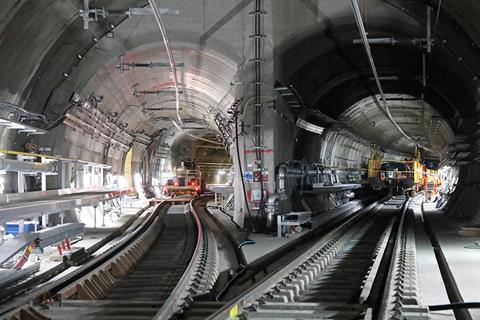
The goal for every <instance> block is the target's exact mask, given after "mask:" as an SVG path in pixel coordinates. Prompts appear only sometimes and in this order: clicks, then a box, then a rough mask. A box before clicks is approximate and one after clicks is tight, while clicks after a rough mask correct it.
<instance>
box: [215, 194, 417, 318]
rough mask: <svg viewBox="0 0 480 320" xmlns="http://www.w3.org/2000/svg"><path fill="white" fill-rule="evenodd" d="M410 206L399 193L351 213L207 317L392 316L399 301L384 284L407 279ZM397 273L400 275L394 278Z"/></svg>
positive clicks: (388, 284) (387, 284)
mask: <svg viewBox="0 0 480 320" xmlns="http://www.w3.org/2000/svg"><path fill="white" fill-rule="evenodd" d="M406 211H407V201H406V199H405V198H404V197H396V198H393V199H390V200H389V201H387V202H386V203H385V204H384V205H381V206H378V207H376V208H374V209H372V210H370V211H367V212H365V213H363V214H361V215H358V216H356V217H354V218H353V219H350V220H349V221H347V222H345V223H343V224H342V225H341V226H339V227H337V228H336V229H334V230H333V231H331V232H330V233H329V234H328V235H326V236H325V237H323V238H322V240H320V241H318V242H317V243H316V244H315V245H314V246H313V247H312V248H311V249H309V250H307V251H306V252H305V253H304V254H302V255H301V256H300V257H298V258H297V259H295V260H294V261H292V262H290V263H289V264H287V265H286V266H284V267H283V268H281V269H280V270H278V271H277V272H275V273H274V274H272V276H270V277H268V278H266V279H265V280H263V281H262V282H261V283H259V284H258V285H257V286H256V287H254V288H252V289H250V290H249V291H247V292H246V293H244V294H242V295H241V296H240V297H238V298H237V299H234V301H232V302H230V303H229V304H228V305H226V306H225V307H224V308H223V309H222V310H219V311H218V312H217V313H216V314H214V315H212V316H211V317H209V318H208V319H215V320H217V319H225V318H228V317H229V316H230V317H231V316H235V315H236V316H238V317H240V318H241V319H295V320H300V319H379V318H382V319H386V318H389V317H387V316H389V315H390V314H391V313H392V312H395V310H394V309H395V307H392V306H394V305H395V304H397V305H398V303H397V302H398V301H388V300H389V294H386V293H385V292H384V291H385V290H384V288H385V287H386V286H387V287H389V286H390V287H391V286H392V285H393V286H394V285H395V284H398V282H399V281H402V279H400V277H401V274H400V276H399V273H395V272H397V270H394V269H395V268H396V267H398V262H399V261H400V262H401V258H402V257H404V256H402V252H403V253H404V252H405V245H404V244H402V243H401V240H402V239H406V238H405V237H404V236H402V235H403V234H404V229H405V228H404V227H403V226H404V225H403V221H404V216H405V214H406ZM397 238H398V239H397ZM402 250H403V251H402ZM397 258H398V259H397ZM401 267H403V268H405V265H403V266H401ZM392 270H393V271H392ZM392 274H394V275H395V276H396V277H397V280H398V279H400V280H398V281H397V282H395V283H391V282H390V281H389V280H390V278H391V277H392ZM390 289H392V291H393V290H394V288H390ZM384 294H385V295H386V297H387V298H385V297H384ZM384 301H386V302H384Z"/></svg>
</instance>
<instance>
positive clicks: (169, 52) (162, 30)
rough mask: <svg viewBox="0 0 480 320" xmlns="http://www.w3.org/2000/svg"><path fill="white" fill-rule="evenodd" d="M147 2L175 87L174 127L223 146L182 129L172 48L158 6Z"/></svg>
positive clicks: (199, 138) (195, 137) (152, 2)
mask: <svg viewBox="0 0 480 320" xmlns="http://www.w3.org/2000/svg"><path fill="white" fill-rule="evenodd" d="M148 2H149V3H150V6H151V7H152V11H153V15H154V16H155V20H156V21H157V24H158V28H159V29H160V33H161V34H162V38H163V43H164V45H165V50H166V51H167V56H168V62H169V64H170V70H171V72H172V74H173V84H174V87H175V110H176V112H177V119H178V123H177V122H176V121H175V120H172V123H173V125H174V126H175V128H177V129H178V131H180V132H182V133H183V134H185V135H187V136H189V137H191V138H193V139H196V140H201V141H205V142H210V143H213V144H217V145H222V146H223V143H219V142H216V141H213V140H209V139H205V138H201V137H198V136H195V135H193V134H191V133H188V132H186V131H185V130H183V129H182V128H181V126H183V122H182V118H181V117H180V92H179V89H178V75H177V67H176V64H175V58H174V56H173V53H172V48H171V47H170V41H169V40H168V36H167V31H166V29H165V26H164V24H163V21H162V17H161V14H160V10H158V7H157V3H156V2H155V0H148Z"/></svg>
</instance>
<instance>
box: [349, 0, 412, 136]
mask: <svg viewBox="0 0 480 320" xmlns="http://www.w3.org/2000/svg"><path fill="white" fill-rule="evenodd" d="M350 2H351V4H352V9H353V15H354V17H355V21H356V23H357V26H358V30H359V33H360V37H361V38H362V43H363V46H364V48H365V51H366V54H367V58H368V61H369V63H370V67H371V68H372V73H373V77H374V78H375V82H376V84H377V88H378V91H379V93H380V99H381V100H382V103H383V107H384V109H385V112H386V113H387V117H388V119H389V120H390V122H391V123H392V124H393V125H394V126H395V128H397V130H398V131H399V132H400V133H401V134H402V135H403V136H404V137H405V138H407V139H408V140H411V141H414V140H413V139H412V137H410V136H409V135H408V134H406V133H405V131H403V129H402V128H400V126H399V125H398V123H397V122H396V121H395V119H393V117H392V114H391V113H390V109H389V107H388V103H387V98H386V97H385V93H384V92H383V88H382V84H381V82H380V78H379V76H378V72H377V67H376V66H375V61H374V60H373V56H372V51H371V50H370V44H369V43H368V39H367V32H366V31H365V26H364V25H363V19H362V15H361V13H360V8H359V7H358V2H357V0H350Z"/></svg>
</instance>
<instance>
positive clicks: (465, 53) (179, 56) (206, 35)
mask: <svg viewBox="0 0 480 320" xmlns="http://www.w3.org/2000/svg"><path fill="white" fill-rule="evenodd" d="M159 3H160V4H161V6H162V7H166V8H171V9H178V10H179V11H180V14H179V15H165V24H166V26H167V31H168V34H169V37H170V39H171V42H172V48H173V52H174V54H175V58H176V60H177V62H179V63H184V64H185V66H184V67H181V68H179V79H180V84H181V90H182V91H183V93H182V95H181V108H182V110H181V115H182V117H183V118H185V119H189V120H191V121H190V122H189V121H187V122H189V123H187V124H186V126H192V127H193V128H197V127H199V126H203V127H207V128H210V129H215V126H214V124H213V118H212V116H213V115H214V114H215V112H218V111H222V110H225V108H226V107H227V106H228V105H230V104H231V103H232V101H233V98H234V95H235V92H234V88H232V86H231V85H230V84H231V81H235V80H237V79H238V74H237V73H238V72H239V70H242V66H243V65H244V63H245V61H246V60H247V59H248V54H251V52H250V51H249V50H251V48H249V47H248V46H247V47H246V45H245V41H248V35H246V34H245V30H246V24H247V23H250V22H251V17H250V16H249V15H248V11H249V9H250V7H249V5H250V4H251V3H252V2H251V1H248V0H243V1H239V0H229V1H221V0H204V1H193V2H192V1H173V0H165V1H160V2H159ZM2 4H3V7H4V9H3V10H1V12H0V21H1V23H0V60H1V61H2V62H3V63H2V64H1V65H0V71H1V74H2V76H1V77H0V88H1V91H0V98H1V99H2V100H6V101H9V102H13V103H16V104H18V105H20V106H24V107H26V108H27V109H29V110H32V111H35V112H42V113H45V114H46V115H47V116H48V117H49V119H50V120H53V119H55V118H57V117H58V116H61V115H62V114H63V113H64V112H66V111H67V110H68V109H69V108H70V107H71V103H70V99H71V97H72V94H73V93H75V92H76V93H80V94H82V95H84V96H86V97H89V96H93V95H95V96H103V99H102V101H101V103H100V104H99V106H98V108H99V110H101V111H102V112H103V113H105V114H108V113H110V112H111V113H117V116H118V118H117V119H116V120H115V121H116V122H117V123H126V124H128V127H127V129H126V130H127V131H129V132H133V131H135V130H144V131H145V132H146V133H147V134H149V135H155V134H156V133H157V132H158V131H159V130H160V129H162V128H169V127H171V121H170V119H171V118H172V117H174V116H175V112H174V111H173V110H172V107H173V106H174V99H173V98H174V95H173V94H171V93H161V94H158V95H156V94H146V95H144V94H141V93H140V94H137V95H136V96H135V95H132V93H133V92H134V91H135V90H136V91H137V93H138V92H141V91H152V92H155V91H157V90H159V91H161V90H167V91H170V90H172V89H173V87H172V79H171V76H170V72H169V70H168V68H165V67H164V68H151V69H150V68H136V69H130V70H125V71H123V73H122V72H120V70H119V69H118V68H117V64H118V63H119V57H120V56H122V55H123V56H124V61H125V62H127V63H132V62H143V63H145V62H147V63H148V62H167V59H166V58H167V57H166V53H165V50H164V47H163V43H162V39H161V37H160V34H159V32H158V27H157V25H156V24H155V20H154V18H153V17H152V16H145V17H131V18H125V17H116V16H112V17H107V18H105V19H101V20H100V21H99V22H98V23H91V26H90V28H89V30H84V29H83V22H82V20H81V18H80V17H79V16H78V12H79V9H81V8H82V7H83V3H82V1H76V0H75V1H74V0H71V1H54V0H50V1H42V2H41V3H40V2H38V1H16V0H5V1H4V2H3V3H2ZM360 4H361V7H362V10H363V11H362V13H363V15H364V17H365V22H366V28H367V31H368V35H369V37H395V38H396V39H397V40H398V43H397V44H396V45H376V46H374V47H373V48H372V51H373V55H374V59H375V61H376V64H377V67H378V70H379V73H380V76H381V77H383V78H385V79H387V80H383V81H382V83H383V86H384V90H385V92H387V93H389V94H401V95H409V96H412V97H415V98H417V99H419V98H421V97H423V100H424V101H425V103H424V104H423V103H421V104H420V105H430V106H431V107H432V110H431V112H430V111H429V112H430V113H428V112H427V113H426V114H432V115H435V117H437V116H438V117H440V118H441V119H442V121H443V120H444V121H445V123H448V124H449V125H450V126H451V128H452V130H453V132H455V133H456V134H457V133H465V134H472V133H475V132H476V130H477V121H478V114H477V109H478V100H479V84H480V81H479V78H478V75H479V74H480V64H478V61H477V59H478V56H479V54H480V50H479V49H478V48H479V45H480V22H479V21H478V19H476V17H478V15H479V14H480V4H479V3H478V2H476V1H452V0H450V1H449V0H444V1H443V2H442V8H441V10H440V11H439V20H438V28H435V30H434V41H435V42H434V46H433V51H432V54H431V55H429V56H428V61H427V63H428V64H427V78H426V80H427V84H426V86H425V87H423V86H422V84H421V82H422V81H421V80H422V79H421V78H422V52H423V50H424V49H423V48H422V47H421V46H420V45H415V44H412V42H415V39H416V40H418V39H422V38H424V37H425V34H426V27H425V25H426V23H425V22H426V5H427V4H429V5H430V6H431V7H432V9H433V12H432V17H433V19H435V16H436V13H437V9H438V8H437V5H438V1H426V0H425V1H422V0H414V1H403V0H388V1H377V0H370V1H360ZM146 5H147V1H126V0H125V1H111V0H110V1H107V0H105V1H91V7H100V8H101V7H105V8H128V7H131V6H136V7H142V6H146ZM270 8H271V12H268V14H270V13H271V14H272V22H271V23H272V26H268V30H270V31H268V32H271V33H273V34H267V37H269V38H270V40H269V45H271V46H272V47H273V48H275V56H274V57H275V59H274V67H275V76H274V78H275V79H274V80H276V81H278V82H279V83H283V84H292V85H293V86H294V87H295V88H296V89H297V90H298V92H299V94H300V96H301V97H302V98H303V100H304V102H305V104H306V105H308V106H309V107H310V108H313V109H315V110H318V111H321V112H323V113H325V114H327V115H329V116H331V117H334V118H337V119H338V118H339V117H340V116H341V115H342V114H344V112H345V111H346V110H347V109H348V108H349V107H351V106H353V105H355V104H356V103H358V102H359V101H362V100H363V99H365V98H368V97H369V96H370V97H371V96H372V95H374V94H376V93H377V88H376V87H375V84H374V82H373V79H372V77H371V71H370V68H369V65H368V64H367V60H366V59H365V53H364V50H363V48H362V47H361V46H360V45H357V44H353V42H352V39H358V38H359V35H358V31H357V28H356V25H355V24H354V20H353V15H352V12H351V8H350V4H349V1H346V0H345V1H335V2H332V1H329V2H318V1H313V0H298V1H291V0H288V1H287V0H281V1H280V0H278V1H272V2H271V4H270ZM270 28H271V29H270ZM246 39H247V40H246ZM246 53H248V54H246ZM417 106H418V105H417ZM412 108H413V107H412ZM154 109H155V110H154ZM410 109H411V108H410ZM426 109H428V108H426ZM352 110H354V109H352ZM369 110H370V109H369ZM371 110H373V109H371ZM429 110H430V109H429ZM372 112H373V111H372ZM380 114H381V113H379V114H375V115H373V114H372V117H375V118H377V117H380ZM411 115H412V116H413V115H415V116H416V115H417V114H413V113H412V114H411ZM350 116H351V117H352V118H358V119H361V118H360V117H361V114H355V115H350ZM402 116H404V115H401V114H399V116H398V117H399V118H398V120H399V121H400V122H402V119H401V117H402ZM407 117H408V116H407ZM424 120H426V121H427V122H428V117H427V116H426V118H425V119H424ZM408 121H410V120H408ZM371 122H372V121H370V123H371ZM375 123H382V121H381V119H380V118H378V120H377V121H375ZM358 129H359V130H367V128H366V127H360V126H358ZM385 129H386V127H385ZM368 130H370V129H368ZM372 130H373V129H372ZM411 130H412V131H414V130H416V129H411ZM445 130H446V129H445ZM426 131H428V128H426ZM447 131H448V130H447ZM206 132H207V131H204V132H201V134H205V133H206ZM373 132H376V131H372V132H370V135H371V136H372V135H373ZM449 135H450V134H445V135H443V134H442V136H441V137H438V139H433V140H435V141H430V143H431V147H432V148H433V149H435V150H439V149H440V148H441V146H442V145H443V144H444V143H448V139H447V136H449ZM430 138H431V137H430ZM390 139H391V140H392V141H393V140H394V139H396V141H397V144H398V145H399V146H398V148H399V151H404V150H400V149H401V147H400V145H401V144H403V142H402V141H401V139H397V138H396V137H395V138H394V137H391V138H390ZM419 139H420V138H419ZM422 139H424V142H425V143H426V142H428V141H427V140H429V137H428V136H424V137H423V138H422ZM425 139H426V140H425ZM389 141H390V140H388V141H387V140H386V141H385V143H387V142H389Z"/></svg>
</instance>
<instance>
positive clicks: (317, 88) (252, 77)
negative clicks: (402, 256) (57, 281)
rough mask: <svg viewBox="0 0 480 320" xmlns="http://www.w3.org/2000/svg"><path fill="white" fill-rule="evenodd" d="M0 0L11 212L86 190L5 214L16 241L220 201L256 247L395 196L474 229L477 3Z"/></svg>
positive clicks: (478, 212) (2, 199)
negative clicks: (177, 202)
mask: <svg viewBox="0 0 480 320" xmlns="http://www.w3.org/2000/svg"><path fill="white" fill-rule="evenodd" d="M3 2H4V3H3V6H2V9H0V191H1V193H3V194H4V195H0V209H1V206H5V210H7V209H8V210H10V208H11V207H10V206H11V205H12V203H11V202H12V201H13V202H15V203H17V202H16V201H18V203H20V202H21V201H23V200H22V199H26V200H25V201H41V199H40V195H43V196H46V197H48V199H47V200H48V201H50V200H52V199H53V198H55V197H63V196H67V197H71V198H72V199H70V198H69V199H70V200H69V201H66V200H65V203H67V202H68V203H69V206H67V205H66V204H65V206H64V207H62V206H60V205H57V202H55V203H56V204H55V206H54V205H47V206H46V207H44V206H41V207H39V208H42V209H41V210H40V209H39V212H38V217H36V218H32V212H29V213H28V217H26V216H22V212H21V210H20V209H18V210H17V209H15V210H14V213H11V212H10V213H9V217H11V216H12V215H16V214H17V212H18V216H15V217H17V218H18V219H16V220H15V221H11V222H12V225H13V224H15V225H16V226H17V227H18V230H19V231H18V233H19V234H22V233H23V231H25V230H26V229H24V227H25V225H24V223H26V224H27V227H25V228H27V229H28V228H29V227H30V223H31V224H32V225H39V226H42V227H45V228H50V227H56V226H57V225H59V224H63V223H64V222H68V223H80V224H82V223H83V224H85V226H86V230H89V228H91V229H92V230H95V231H96V230H97V228H98V227H99V225H102V226H105V225H107V226H106V227H108V224H109V223H112V224H114V225H116V224H115V223H117V222H116V221H117V219H121V216H122V215H123V211H122V210H124V207H125V206H126V205H125V203H123V202H122V201H123V199H125V197H130V198H131V199H135V201H138V203H141V204H144V202H142V201H148V199H151V198H162V199H163V198H181V199H184V198H185V197H195V196H198V195H200V194H209V195H211V196H212V197H213V199H214V200H212V201H213V202H214V204H210V205H212V206H215V208H216V209H218V210H220V211H219V212H220V213H219V214H222V213H224V214H226V216H224V218H225V217H227V218H226V219H227V220H228V221H230V222H233V225H235V228H238V229H239V230H241V232H245V234H243V235H246V236H245V239H243V240H248V241H250V240H251V241H254V240H255V239H250V237H255V236H257V235H258V234H261V235H265V236H266V237H267V236H268V237H274V236H280V237H285V235H287V236H288V237H296V236H299V235H298V234H301V233H302V232H304V231H305V230H306V229H309V230H310V229H312V230H314V229H315V228H320V227H321V226H323V223H326V221H327V220H328V219H327V218H328V217H330V214H332V212H333V213H335V214H339V216H338V217H340V216H341V215H343V214H346V212H347V211H348V212H354V209H359V207H357V206H368V205H371V204H372V203H376V201H380V200H381V199H384V197H391V196H402V197H403V196H407V197H412V198H413V202H412V203H413V204H411V206H412V208H413V207H414V206H415V205H416V204H418V207H415V208H416V209H412V210H413V211H412V212H414V213H413V216H412V217H413V218H412V219H413V220H412V221H417V220H415V219H417V218H418V217H419V216H421V217H422V221H429V223H430V225H429V226H428V227H425V230H427V229H428V230H427V231H428V232H427V233H428V234H431V233H432V231H431V230H433V229H435V228H436V227H435V226H437V227H438V226H439V225H445V226H448V228H449V229H448V230H443V231H445V232H450V234H462V233H465V232H466V233H469V232H472V233H473V234H474V235H476V234H475V232H476V231H477V229H478V228H477V224H478V223H479V222H480V200H479V197H478V196H477V193H478V186H479V183H480V165H479V162H480V153H479V148H478V144H479V133H480V131H479V130H480V116H479V115H480V114H479V110H480V79H479V76H480V61H479V59H480V58H479V57H480V49H479V48H480V23H479V21H478V19H477V17H478V15H479V14H480V4H478V3H477V2H475V1H446V0H443V1H442V0H440V1H437V0H417V1H406V0H386V1H384V0H341V1H314V0H295V1H290V0H228V1H224V0H203V1H192V0H189V1H187V0H185V1H176V0H156V1H154V3H156V4H157V6H158V13H159V14H160V18H161V19H160V20H158V19H156V18H155V15H154V14H153V11H152V8H151V7H150V3H151V1H150V2H149V1H145V0H135V1H124V0H120V1H111V0H99V1H93V0H84V1H74V0H66V1H60V0H49V1H42V2H40V1H33V0H27V1H16V0H4V1H3ZM157 18H158V17H157ZM159 22H160V26H161V27H162V28H161V29H162V32H164V34H163V36H162V33H161V32H160V31H159ZM166 38H168V40H169V42H168V43H165V39H166ZM167 48H169V50H167ZM171 63H174V68H172V65H171ZM39 191H40V193H37V192H39ZM91 192H94V193H95V194H94V195H91V194H90V193H91ZM23 194H24V195H23ZM83 196H85V197H86V198H88V199H83V198H82V197H83ZM77 197H79V198H82V200H78V199H77ZM73 198H75V199H73ZM130 198H129V199H130ZM12 199H13V200H12ZM32 199H34V200H32ZM55 199H56V198H55ZM55 199H54V200H55ZM62 199H63V198H62ZM92 199H93V200H92ZM131 199H130V200H131ZM402 199H403V198H402ZM419 199H421V200H419ZM57 200H58V199H56V200H55V201H57ZM74 200H75V201H76V203H77V205H75V201H74ZM77 200H78V201H77ZM417 200H418V201H417ZM52 201H53V200H52ZM58 201H59V202H61V201H63V200H58ZM132 201H133V200H132ZM59 202H58V203H59ZM22 203H23V202H22ZM419 203H423V204H422V205H421V206H420V204H419ZM19 206H20V205H19ZM132 206H133V205H132ZM207 207H208V206H207ZM429 208H431V209H432V212H433V210H434V209H435V210H437V211H438V212H441V214H442V215H441V217H442V218H438V217H440V213H439V215H438V216H435V215H434V213H431V212H430V213H428V212H429V210H430V209H429ZM216 209H215V210H216ZM420 209H421V210H420ZM212 210H213V209H212ZM417 211H418V212H417ZM437 211H435V212H437ZM408 212H410V211H408ZM0 214H1V213H0ZM429 214H431V215H430V216H429ZM105 217H110V220H111V221H110V222H108V221H109V220H108V218H107V222H105ZM101 218H103V220H102V221H100V219H101ZM125 219H126V218H125ZM302 219H304V220H302ZM409 219H410V218H407V220H408V221H410V220H409ZM442 219H444V220H442ZM17 220H18V221H17ZM0 221H3V219H0ZM292 221H293V222H292ZM118 223H119V222H118ZM429 228H433V229H429ZM465 228H467V229H465ZM471 228H473V229H471ZM6 229H7V224H5V225H2V226H1V228H0V231H1V234H0V235H1V236H2V239H1V241H2V242H3V239H4V238H5V239H6V240H9V238H15V235H12V236H8V237H7V231H6ZM405 229H407V227H405ZM417 229H418V228H417ZM239 230H237V231H238V232H240V231H239ZM425 230H424V231H422V232H426V231H425ZM465 230H467V231H468V232H467V231H465ZM472 230H474V231H472ZM20 231H22V232H20ZM35 231H37V230H35ZM434 231H435V230H434ZM434 231H433V233H435V232H434ZM416 232H419V231H418V230H416ZM423 236H425V237H427V234H426V233H425V234H424V233H422V236H421V237H423ZM259 237H260V236H259ZM27 238H28V237H26V238H25V239H27ZM25 239H24V240H25ZM461 239H463V238H461ZM437 240H438V241H439V243H440V245H441V242H442V240H441V239H437ZM457 240H458V239H457ZM470 240H471V241H470ZM476 240H479V241H480V239H476V238H471V239H470V238H469V241H470V242H472V243H477V241H476ZM22 241H23V240H22ZM25 241H27V240H25ZM445 241H447V242H448V241H449V240H445ZM452 241H453V240H452ZM458 241H459V242H461V240H458ZM248 243H251V242H248ZM246 247H247V249H241V250H247V251H248V246H246ZM464 247H468V245H465V246H464ZM22 248H23V247H22ZM242 248H243V246H242ZM0 250H2V246H1V245H0ZM241 250H240V249H239V252H240V251H241ZM47 251H48V250H47ZM445 255H446V258H445V259H447V260H448V253H445ZM240 264H241V263H238V265H240ZM420 265H422V264H421V263H420ZM424 267H425V265H422V268H424ZM440 269H441V268H440ZM442 270H443V269H442ZM232 272H233V271H232ZM242 272H243V271H242ZM439 272H440V271H439ZM440 273H442V276H444V275H445V273H443V271H441V272H440ZM454 273H455V272H454V271H453V274H454ZM232 277H233V278H235V277H236V276H232ZM454 277H455V274H454V275H453V276H452V277H451V278H454ZM220 278H221V277H220ZM479 280H480V279H479ZM458 281H459V282H461V280H458ZM458 285H459V287H461V283H459V284H458ZM227 287H228V286H227ZM227 289H228V288H227ZM227 289H225V292H227V291H228V290H227ZM458 290H459V291H462V290H461V289H458ZM466 292H468V290H464V291H463V293H464V295H465V296H467V297H474V298H476V296H475V295H470V296H469V294H468V293H466ZM222 294H223V293H222ZM226 295H228V294H226ZM453 296H455V295H453ZM449 297H450V298H451V297H452V295H449ZM479 299H480V297H479ZM446 302H447V301H441V303H438V304H443V303H446ZM450 302H452V303H453V302H454V303H463V302H464V301H450ZM467 302H468V301H467Z"/></svg>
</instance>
